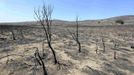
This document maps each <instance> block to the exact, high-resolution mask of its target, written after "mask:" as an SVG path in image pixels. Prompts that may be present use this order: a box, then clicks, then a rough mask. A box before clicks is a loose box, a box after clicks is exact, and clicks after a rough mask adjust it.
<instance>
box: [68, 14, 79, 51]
mask: <svg viewBox="0 0 134 75" xmlns="http://www.w3.org/2000/svg"><path fill="white" fill-rule="evenodd" d="M68 32H69V33H70V35H71V36H72V38H73V40H75V41H76V43H77V45H78V51H79V53H80V52H81V43H80V41H79V23H78V16H77V17H76V32H75V33H71V32H70V31H69V30H68Z"/></svg>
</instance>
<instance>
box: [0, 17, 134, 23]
mask: <svg viewBox="0 0 134 75" xmlns="http://www.w3.org/2000/svg"><path fill="white" fill-rule="evenodd" d="M116 20H123V21H124V25H133V24H134V15H125V16H116V17H111V18H106V19H99V20H82V21H79V24H80V25H86V26H103V25H120V24H116V23H115V21H116ZM37 24H38V23H37V22H35V21H29V22H12V23H10V22H9V23H0V25H37ZM53 24H54V25H65V26H66V25H75V21H64V20H53Z"/></svg>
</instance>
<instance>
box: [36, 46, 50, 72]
mask: <svg viewBox="0 0 134 75" xmlns="http://www.w3.org/2000/svg"><path fill="white" fill-rule="evenodd" d="M34 56H35V58H36V61H37V62H38V63H39V65H40V66H42V68H43V75H48V73H47V70H46V67H45V64H44V62H43V60H42V58H41V56H40V54H39V50H38V48H37V50H36V51H35V53H34Z"/></svg>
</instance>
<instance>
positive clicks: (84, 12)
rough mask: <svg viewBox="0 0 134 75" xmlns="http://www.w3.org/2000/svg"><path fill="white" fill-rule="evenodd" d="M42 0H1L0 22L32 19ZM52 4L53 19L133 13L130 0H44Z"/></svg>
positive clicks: (99, 17)
mask: <svg viewBox="0 0 134 75" xmlns="http://www.w3.org/2000/svg"><path fill="white" fill-rule="evenodd" d="M42 1H43V0H1V1H0V9H1V12H0V22H23V21H33V20H34V13H33V11H34V8H38V7H39V6H41V5H42ZM45 2H46V3H47V4H51V5H53V6H54V12H53V15H52V17H53V19H59V20H67V21H73V20H75V16H76V15H79V17H80V20H95V19H105V18H110V17H115V16H122V15H134V9H133V8H134V6H133V4H134V1H132V0H127V1H126V0H125V1H122V0H118V1H117V0H111V1H108V0H79V1H78V0H57V1H55V0H45Z"/></svg>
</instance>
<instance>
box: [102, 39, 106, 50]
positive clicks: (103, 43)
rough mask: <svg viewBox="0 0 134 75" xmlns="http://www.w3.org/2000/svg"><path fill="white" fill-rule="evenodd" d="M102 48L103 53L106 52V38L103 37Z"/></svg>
mask: <svg viewBox="0 0 134 75" xmlns="http://www.w3.org/2000/svg"><path fill="white" fill-rule="evenodd" d="M101 40H102V46H103V52H106V46H105V40H104V37H102V39H101Z"/></svg>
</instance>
